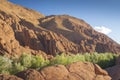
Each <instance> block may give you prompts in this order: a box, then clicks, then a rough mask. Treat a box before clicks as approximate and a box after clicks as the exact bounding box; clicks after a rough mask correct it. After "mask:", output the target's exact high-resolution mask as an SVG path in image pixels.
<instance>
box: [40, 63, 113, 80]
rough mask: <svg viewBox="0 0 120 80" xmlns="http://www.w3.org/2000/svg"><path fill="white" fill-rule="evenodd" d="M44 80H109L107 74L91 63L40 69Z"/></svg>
mask: <svg viewBox="0 0 120 80" xmlns="http://www.w3.org/2000/svg"><path fill="white" fill-rule="evenodd" d="M40 72H41V74H42V75H43V77H44V78H45V80H111V78H110V77H109V76H108V73H107V72H106V71H104V70H102V69H101V68H100V67H99V66H97V65H96V64H92V63H88V62H86V63H83V62H76V63H72V64H70V65H68V66H67V67H65V66H63V65H56V66H50V67H46V68H44V69H42V70H41V71H40Z"/></svg>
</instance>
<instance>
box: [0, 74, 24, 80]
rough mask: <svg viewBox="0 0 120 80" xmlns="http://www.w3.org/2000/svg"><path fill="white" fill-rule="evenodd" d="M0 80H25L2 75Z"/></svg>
mask: <svg viewBox="0 0 120 80" xmlns="http://www.w3.org/2000/svg"><path fill="white" fill-rule="evenodd" d="M0 80H23V79H21V78H18V77H16V76H13V75H5V74H4V75H3V74H0Z"/></svg>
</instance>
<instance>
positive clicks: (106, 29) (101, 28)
mask: <svg viewBox="0 0 120 80" xmlns="http://www.w3.org/2000/svg"><path fill="white" fill-rule="evenodd" d="M94 29H95V30H96V31H98V32H101V33H104V34H106V35H107V34H109V33H111V32H112V30H111V29H109V28H107V27H104V26H96V27H94Z"/></svg>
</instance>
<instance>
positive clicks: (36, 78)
mask: <svg viewBox="0 0 120 80" xmlns="http://www.w3.org/2000/svg"><path fill="white" fill-rule="evenodd" d="M16 76H18V77H20V78H22V79H23V80H44V78H43V76H42V75H41V74H40V73H39V72H38V71H36V70H33V69H29V70H26V71H22V72H19V73H17V74H16Z"/></svg>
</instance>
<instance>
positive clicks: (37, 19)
mask: <svg viewBox="0 0 120 80" xmlns="http://www.w3.org/2000/svg"><path fill="white" fill-rule="evenodd" d="M23 52H26V53H32V54H43V55H46V54H52V55H56V54H58V53H61V52H71V53H84V52H113V53H119V52H120V45H118V44H117V43H115V42H114V41H113V40H111V39H110V38H108V37H107V36H106V35H104V34H101V33H98V32H96V31H95V30H94V29H93V28H92V27H91V26H90V25H89V24H87V23H86V22H85V21H83V20H80V19H77V18H74V17H71V16H67V15H59V16H55V15H53V16H47V17H45V16H44V15H43V14H40V13H38V12H36V11H33V10H31V9H27V8H24V7H21V6H18V5H15V4H12V3H10V2H8V1H6V0H0V54H5V53H8V54H10V55H11V54H12V55H13V54H20V53H23Z"/></svg>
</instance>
